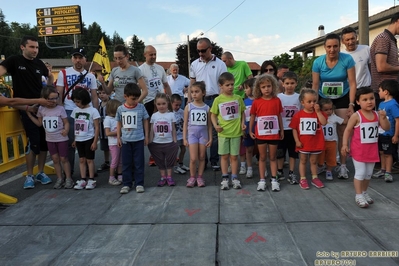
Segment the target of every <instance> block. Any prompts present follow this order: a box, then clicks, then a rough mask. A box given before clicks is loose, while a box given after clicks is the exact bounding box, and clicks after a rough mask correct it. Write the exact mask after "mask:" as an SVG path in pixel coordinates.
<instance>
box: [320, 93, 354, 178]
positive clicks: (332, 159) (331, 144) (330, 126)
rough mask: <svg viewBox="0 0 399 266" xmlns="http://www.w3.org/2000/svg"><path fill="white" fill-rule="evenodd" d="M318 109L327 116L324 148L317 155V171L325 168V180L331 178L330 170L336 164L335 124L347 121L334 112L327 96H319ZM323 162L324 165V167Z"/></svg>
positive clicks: (336, 137) (324, 128)
mask: <svg viewBox="0 0 399 266" xmlns="http://www.w3.org/2000/svg"><path fill="white" fill-rule="evenodd" d="M319 105H320V109H321V110H322V111H323V112H324V113H325V114H326V115H327V116H328V118H327V124H326V125H325V126H323V134H324V150H323V151H322V152H321V153H320V155H319V165H318V167H317V173H318V174H320V173H322V172H323V171H324V169H325V170H326V180H329V181H331V180H333V175H332V172H331V170H332V169H333V167H335V166H337V159H336V154H337V141H338V135H337V125H341V124H346V122H347V121H345V120H344V119H342V118H341V117H339V116H337V115H336V114H334V106H333V102H332V101H331V100H330V99H328V98H321V99H320V101H319ZM324 162H326V167H325V168H324Z"/></svg>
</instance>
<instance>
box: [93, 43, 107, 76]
mask: <svg viewBox="0 0 399 266" xmlns="http://www.w3.org/2000/svg"><path fill="white" fill-rule="evenodd" d="M93 62H96V63H97V64H99V65H100V66H101V67H102V70H101V74H102V75H103V76H104V80H107V79H108V76H109V74H110V73H111V64H110V63H109V58H108V53H107V49H106V48H105V43H104V37H101V40H100V43H99V47H98V51H97V52H96V53H95V54H94V57H93Z"/></svg>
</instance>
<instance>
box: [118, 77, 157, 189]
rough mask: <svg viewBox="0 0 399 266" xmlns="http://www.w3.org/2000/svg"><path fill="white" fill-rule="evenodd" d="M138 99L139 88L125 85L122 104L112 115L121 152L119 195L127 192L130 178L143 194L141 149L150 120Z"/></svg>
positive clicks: (142, 150) (142, 153)
mask: <svg viewBox="0 0 399 266" xmlns="http://www.w3.org/2000/svg"><path fill="white" fill-rule="evenodd" d="M140 96H141V89H140V88H139V86H138V85H137V84H136V83H128V84H126V85H125V87H124V89H123V97H124V99H125V103H124V104H123V105H121V106H119V107H118V110H117V111H116V116H115V120H116V121H117V128H116V138H117V142H118V147H119V148H121V152H122V154H121V155H122V182H123V187H122V188H121V190H120V193H121V194H126V193H129V191H130V189H131V188H132V187H133V178H134V180H135V185H136V192H137V193H142V192H144V146H146V145H147V144H148V136H149V135H148V131H149V123H148V119H149V118H150V117H149V115H148V113H147V110H146V108H145V106H144V105H143V104H141V103H139V99H140ZM132 169H133V176H132ZM118 180H119V177H118Z"/></svg>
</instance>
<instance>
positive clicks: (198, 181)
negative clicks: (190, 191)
mask: <svg viewBox="0 0 399 266" xmlns="http://www.w3.org/2000/svg"><path fill="white" fill-rule="evenodd" d="M197 185H198V187H205V180H204V179H203V178H202V177H198V178H197Z"/></svg>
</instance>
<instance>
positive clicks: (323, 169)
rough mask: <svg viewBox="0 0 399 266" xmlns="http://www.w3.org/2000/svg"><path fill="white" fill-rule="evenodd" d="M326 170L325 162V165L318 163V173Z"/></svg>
mask: <svg viewBox="0 0 399 266" xmlns="http://www.w3.org/2000/svg"><path fill="white" fill-rule="evenodd" d="M324 171H326V166H325V165H324V164H323V166H321V167H320V166H319V165H317V174H318V175H320V174H321V173H323V172H324Z"/></svg>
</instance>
